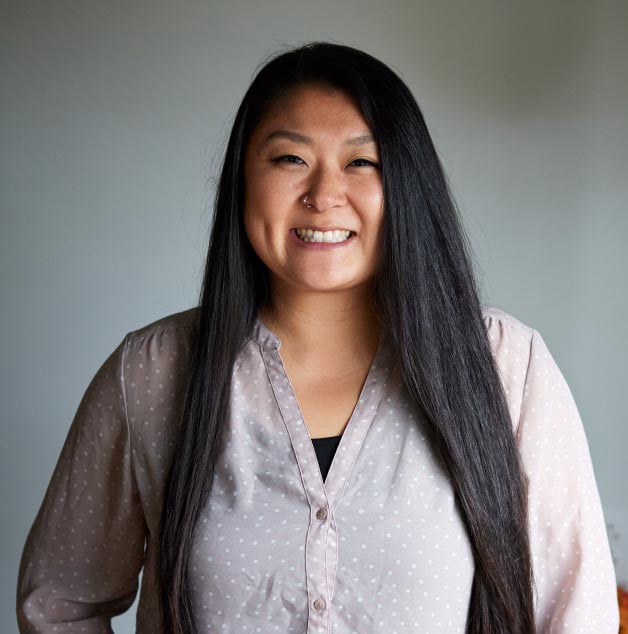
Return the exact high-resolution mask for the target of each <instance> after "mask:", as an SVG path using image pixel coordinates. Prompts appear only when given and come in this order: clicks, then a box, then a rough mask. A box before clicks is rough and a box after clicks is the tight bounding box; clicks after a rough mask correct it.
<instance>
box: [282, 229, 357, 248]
mask: <svg viewBox="0 0 628 634" xmlns="http://www.w3.org/2000/svg"><path fill="white" fill-rule="evenodd" d="M289 233H290V237H291V242H294V243H295V244H296V245H297V246H299V247H302V248H304V249H307V250H314V251H329V250H331V249H339V248H343V247H346V246H347V245H349V244H352V243H353V241H354V240H355V238H356V236H357V233H356V232H355V231H349V230H348V229H347V230H344V231H341V230H338V232H333V233H332V235H331V237H330V236H329V234H328V236H327V237H325V235H324V234H322V235H321V233H322V232H318V231H317V232H314V231H312V235H311V236H310V235H308V233H309V232H305V233H304V232H303V230H301V229H290V231H289Z"/></svg>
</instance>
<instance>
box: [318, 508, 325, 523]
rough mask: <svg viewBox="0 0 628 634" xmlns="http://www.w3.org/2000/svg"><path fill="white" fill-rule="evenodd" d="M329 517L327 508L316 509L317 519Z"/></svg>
mask: <svg viewBox="0 0 628 634" xmlns="http://www.w3.org/2000/svg"><path fill="white" fill-rule="evenodd" d="M326 518H327V509H324V508H320V509H318V511H316V519H317V520H321V521H323V520H324V519H326Z"/></svg>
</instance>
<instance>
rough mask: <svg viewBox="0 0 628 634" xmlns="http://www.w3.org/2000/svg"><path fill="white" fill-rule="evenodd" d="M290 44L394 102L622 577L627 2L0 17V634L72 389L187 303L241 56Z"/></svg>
mask: <svg viewBox="0 0 628 634" xmlns="http://www.w3.org/2000/svg"><path fill="white" fill-rule="evenodd" d="M175 5H176V6H175ZM312 39H331V40H334V41H337V42H340V43H345V44H349V45H353V46H357V47H359V48H363V49H364V50H366V51H367V52H369V53H371V54H373V55H375V56H376V57H379V58H380V59H382V60H383V61H384V62H386V63H388V64H389V65H391V66H392V67H393V68H394V69H395V70H396V71H397V72H398V73H399V74H400V75H401V76H402V77H403V78H404V79H405V80H406V82H407V83H408V84H409V86H410V87H411V89H412V90H413V92H414V94H415V96H416V97H417V100H418V102H419V105H420V107H421V109H422V110H423V113H424V115H425V118H426V120H427V124H428V127H429V129H430V131H431V133H432V135H433V138H434V141H435V143H436V145H437V148H438V150H439V152H440V156H441V158H442V160H443V162H444V165H445V167H446V170H447V172H448V175H449V177H450V179H451V182H452V185H453V191H454V195H455V197H456V200H457V201H458V204H459V205H460V207H461V209H462V212H463V215H464V220H465V223H466V226H467V228H468V231H469V233H470V235H471V238H472V241H473V245H474V247H475V253H476V256H477V264H478V267H479V269H480V273H481V275H482V276H483V277H482V279H483V284H484V286H483V288H484V290H483V292H484V301H487V302H490V303H493V304H495V305H497V306H499V307H501V308H503V309H505V310H507V311H509V312H511V313H513V314H514V315H515V316H517V317H518V318H519V319H521V320H522V321H524V322H525V323H527V324H529V325H531V326H533V327H535V328H537V330H539V331H540V332H541V334H542V335H543V337H544V338H545V340H546V342H547V343H548V346H549V347H550V350H551V351H552V353H553V355H554V357H555V358H556V360H557V361H558V363H559V366H560V367H561V369H562V371H563V373H564V375H565V376H566V378H567V381H568V383H569V385H570V387H571V389H572V392H573V394H574V396H575V399H576V402H577V404H578V406H579V409H580V413H581V415H582V418H583V421H584V424H585V428H586V432H587V435H588V439H589V445H590V450H591V454H592V457H593V462H594V466H595V470H596V474H597V481H598V485H599V489H600V493H601V497H602V501H603V504H604V509H605V515H606V517H607V520H608V522H609V523H610V522H612V523H613V527H612V528H609V532H610V533H611V538H612V539H613V544H614V545H613V548H614V551H615V556H616V558H617V569H618V575H619V576H620V577H623V580H624V581H628V574H627V554H628V553H627V550H628V512H627V505H626V469H625V464H626V450H627V448H628V442H627V441H628V433H627V431H626V407H625V397H626V393H627V388H628V385H627V381H626V358H627V355H628V336H627V334H626V312H627V309H628V301H627V294H626V273H627V272H628V259H627V255H626V254H627V249H626V239H627V238H628V212H627V209H628V203H627V202H626V201H627V200H628V186H627V184H626V181H627V180H628V179H627V177H628V156H627V155H628V151H627V148H628V76H627V71H626V60H628V4H627V3H626V2H624V1H617V2H611V1H598V2H595V3H592V2H583V1H578V2H545V1H543V2H530V1H529V0H526V1H525V2H524V1H520V2H514V3H513V2H509V3H504V2H498V1H497V0H496V1H495V2H486V1H483V2H474V3H467V2H462V1H461V2H451V1H449V2H438V3H436V2H427V1H419V0H415V1H414V2H402V1H394V0H393V1H390V0H388V1H387V2H386V3H384V2H380V1H378V2H373V1H370V0H367V1H365V0H360V1H359V2H358V1H354V0H350V1H347V0H345V1H341V2H338V0H333V1H332V0H324V1H318V2H308V3H304V2H303V3H295V2H294V1H291V2H287V1H285V0H272V1H267V2H254V1H253V0H251V1H248V2H245V1H242V0H239V1H233V0H230V2H228V3H227V2H226V1H225V2H222V3H220V4H217V3H212V2H188V3H185V4H183V3H181V4H179V3H167V2H161V1H160V2H157V1H153V2H146V1H144V2H138V1H135V2H106V3H105V2H93V1H85V0H83V1H80V2H78V1H77V2H67V1H61V0H57V1H55V2H31V1H21V2H11V3H6V2H3V3H2V4H1V5H0V73H1V75H0V212H1V223H2V225H1V227H2V231H1V241H0V275H1V279H2V312H1V317H0V318H1V320H2V322H1V324H0V327H1V333H2V334H1V337H2V338H1V344H2V347H1V352H2V358H3V363H2V369H1V372H2V393H1V397H2V408H3V420H2V438H1V444H0V447H1V456H0V469H1V471H0V487H1V489H0V492H1V496H2V497H1V506H0V508H2V543H1V545H0V557H1V559H0V570H2V573H1V578H0V588H1V593H0V595H1V598H0V629H1V630H2V631H3V632H12V631H14V630H15V629H16V625H15V621H14V616H13V615H14V607H13V603H14V592H15V578H16V570H17V565H18V558H19V554H20V552H21V549H22V546H23V542H24V539H25V537H26V533H27V531H28V529H29V527H30V524H31V522H32V520H33V518H34V515H35V513H36V511H37V509H38V507H39V504H40V502H41V499H42V496H43V493H44V491H45V487H46V485H47V484H48V480H49V478H50V475H51V473H52V469H53V467H54V465H55V462H56V459H57V456H58V454H59V451H60V449H61V445H62V443H63V440H64V438H65V435H66V433H67V429H68V427H69V424H70V422H71V419H72V417H73V415H74V412H75V410H76V407H77V405H78V402H79V400H80V398H81V396H82V394H83V391H84V390H85V388H86V387H87V384H88V382H89V380H90V378H91V376H92V375H93V374H94V372H95V371H96V369H97V368H98V367H99V365H100V364H101V363H102V361H104V359H105V358H106V356H107V355H108V354H109V353H110V352H111V351H112V350H113V348H114V347H115V346H116V345H117V344H118V343H119V341H120V340H121V338H122V337H123V336H124V334H125V333H126V332H128V331H129V330H132V329H135V328H137V327H140V326H141V325H144V324H146V323H148V322H149V321H152V320H154V319H157V318H159V317H161V316H164V315H166V314H168V313H171V312H175V311H178V310H182V309H184V308H187V307H189V306H191V305H192V304H193V303H194V302H195V300H196V296H197V290H198V287H199V284H200V280H201V272H202V264H203V257H204V254H205V249H206V245H207V234H208V228H209V221H210V217H211V211H212V210H211V200H212V194H213V187H214V178H215V176H216V174H217V170H218V166H219V164H220V161H221V159H222V152H223V150H224V147H225V144H226V135H227V133H228V130H229V128H230V125H231V122H232V119H233V116H234V114H235V110H236V108H237V105H238V104H239V102H240V99H241V98H242V96H243V94H244V91H245V89H246V87H247V86H248V84H249V82H250V80H251V77H252V74H253V71H254V69H255V67H256V66H257V65H258V64H259V63H260V61H261V60H262V58H264V57H265V56H266V55H268V54H270V53H272V52H274V51H275V50H277V49H278V48H279V47H281V46H282V45H293V44H299V43H302V42H305V41H309V40H312ZM133 611H134V610H131V611H130V612H128V613H127V614H125V615H124V616H123V617H120V618H116V619H114V627H115V629H116V631H117V632H132V631H133V629H134V628H133V616H132V612H133Z"/></svg>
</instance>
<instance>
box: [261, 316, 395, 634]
mask: <svg viewBox="0 0 628 634" xmlns="http://www.w3.org/2000/svg"><path fill="white" fill-rule="evenodd" d="M258 328H259V330H258V336H259V338H260V343H262V349H261V352H262V356H263V357H264V361H265V363H266V367H267V369H268V370H269V379H270V382H271V385H272V388H273V391H274V392H275V397H276V398H277V404H278V406H279V410H280V412H281V415H282V418H283V420H284V423H285V426H286V429H287V432H288V435H289V437H290V440H291V442H292V445H293V449H294V453H295V457H296V460H297V464H298V466H299V470H300V473H301V477H302V480H303V485H304V489H305V494H306V497H307V499H308V502H309V504H310V509H311V515H310V525H309V527H308V531H307V537H306V544H305V546H306V548H305V558H306V562H305V568H306V580H307V592H308V595H309V598H310V606H311V607H312V608H313V609H312V610H310V616H309V622H308V629H307V632H308V634H309V633H310V632H311V633H312V634H313V633H314V632H327V631H328V630H329V629H330V628H331V621H330V618H331V609H330V608H331V603H330V601H331V600H332V597H333V588H334V582H335V577H336V572H337V570H336V566H337V565H338V536H337V529H336V524H335V519H334V515H333V514H334V509H335V507H336V505H337V504H338V502H339V500H340V497H341V495H342V490H343V488H344V486H345V484H346V482H347V480H348V478H349V475H350V472H351V468H352V466H353V463H354V462H355V458H356V456H357V454H358V452H359V450H360V446H361V444H362V441H363V440H364V437H365V435H366V432H367V429H368V427H369V425H370V423H371V421H372V420H373V417H374V416H375V412H376V409H377V405H378V402H379V399H380V397H381V395H382V392H383V387H384V385H385V384H386V379H387V378H388V374H389V369H390V360H391V359H390V349H389V346H388V345H387V342H385V341H381V342H380V346H379V348H378V350H377V352H376V354H375V357H374V359H373V363H372V367H371V369H370V370H369V373H368V375H367V377H366V380H365V383H364V385H363V387H362V390H361V393H360V396H359V398H358V402H357V403H356V407H355V409H354V411H353V413H352V415H351V417H350V419H349V421H348V423H347V425H346V427H345V430H344V432H343V437H342V439H341V441H340V444H339V447H338V450H337V451H338V452H339V454H338V456H335V458H334V460H333V461H332V464H331V467H330V470H329V473H328V474H327V478H326V481H325V483H323V480H322V478H321V472H320V468H319V467H318V462H317V458H316V453H315V450H314V445H313V444H312V440H311V438H310V436H309V433H308V430H307V427H306V425H305V421H304V420H303V415H302V413H301V410H300V408H299V405H298V402H297V399H296V395H295V393H294V389H293V386H292V384H291V382H290V378H289V377H288V375H287V373H286V370H285V367H284V365H283V361H282V359H281V355H280V353H279V348H280V341H279V339H278V337H276V336H275V335H274V333H272V332H271V331H269V330H268V329H267V328H266V327H265V326H264V325H263V323H262V322H261V321H258ZM269 341H270V342H272V344H273V345H272V346H270V349H269V346H268V343H269ZM264 344H266V345H264Z"/></svg>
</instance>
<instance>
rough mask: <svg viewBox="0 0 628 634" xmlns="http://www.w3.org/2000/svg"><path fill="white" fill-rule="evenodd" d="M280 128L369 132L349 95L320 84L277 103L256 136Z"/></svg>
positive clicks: (291, 93) (295, 91)
mask: <svg viewBox="0 0 628 634" xmlns="http://www.w3.org/2000/svg"><path fill="white" fill-rule="evenodd" d="M277 125H281V126H282V127H291V128H292V129H299V130H300V131H303V132H305V131H306V130H308V129H309V130H312V131H314V130H316V129H332V128H333V129H334V130H336V131H341V130H343V131H354V132H366V131H369V128H368V125H367V123H366V120H365V119H364V117H363V115H362V113H361V111H360V108H359V107H358V105H357V104H356V103H355V101H354V100H353V98H352V97H351V96H350V95H349V94H347V93H345V92H343V91H340V90H338V89H336V88H333V87H331V86H325V85H318V84H308V85H305V86H298V87H295V88H293V89H291V90H290V91H289V92H288V93H286V94H284V95H282V96H281V97H279V98H278V99H276V100H275V101H274V102H273V103H272V105H271V106H270V107H269V109H268V110H267V111H266V113H265V114H264V115H263V117H262V118H261V120H260V122H259V123H258V125H257V126H256V128H255V130H254V133H253V136H255V137H259V136H260V135H261V134H263V133H267V132H268V131H269V130H270V128H272V127H274V126H277Z"/></svg>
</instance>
